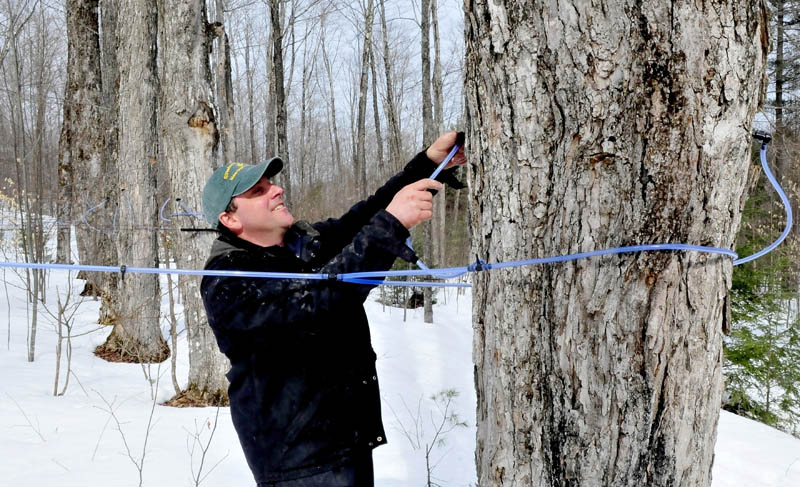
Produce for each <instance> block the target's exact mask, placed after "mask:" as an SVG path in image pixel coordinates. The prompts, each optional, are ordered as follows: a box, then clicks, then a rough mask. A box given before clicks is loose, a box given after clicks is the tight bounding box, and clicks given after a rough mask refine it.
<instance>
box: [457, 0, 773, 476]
mask: <svg viewBox="0 0 800 487" xmlns="http://www.w3.org/2000/svg"><path fill="white" fill-rule="evenodd" d="M698 5H699V4H696V3H694V2H680V1H672V2H646V3H642V2H638V1H634V0H616V1H613V2H605V4H604V5H603V8H602V9H601V8H599V7H593V6H591V5H590V4H588V3H586V2H576V1H566V2H545V3H541V2H529V1H528V2H526V1H508V2H494V1H487V0H470V1H468V2H467V3H466V12H465V13H466V17H465V21H466V30H465V31H466V51H467V62H466V79H465V94H466V97H467V111H468V127H469V136H468V140H469V141H470V148H471V149H470V151H469V153H470V155H471V156H470V157H471V164H470V167H469V169H470V179H471V184H470V200H471V220H472V221H471V227H472V233H473V235H474V236H475V239H474V240H473V252H472V253H473V254H475V253H477V254H478V255H480V256H481V257H486V258H487V260H488V261H490V262H498V261H509V260H516V259H524V258H531V257H543V256H548V255H561V254H568V253H573V252H580V251H588V250H594V249H602V248H610V247H617V246H623V245H632V244H647V243H660V242H675V243H693V244H701V245H710V246H715V247H723V248H730V247H731V246H732V245H733V242H734V236H735V235H736V232H737V229H738V227H739V223H740V215H741V211H742V208H743V205H744V201H745V193H746V178H747V174H748V171H749V170H750V167H751V164H750V162H749V149H750V140H751V139H750V135H749V128H750V126H751V123H752V120H753V116H754V113H755V108H756V106H757V104H758V103H759V101H760V97H761V96H762V91H763V89H764V86H765V85H764V67H765V61H766V50H767V46H768V43H767V39H766V19H765V11H764V7H763V4H762V3H761V2H759V1H757V0H748V1H742V2H712V3H711V4H708V3H706V4H703V7H702V10H700V9H701V7H699V6H698ZM731 269H732V267H731V260H730V259H728V258H725V257H719V256H712V255H710V254H702V253H695V252H688V253H687V252H671V253H666V252H661V253H658V252H646V253H639V254H626V255H621V256H611V257H603V258H595V259H589V260H581V261H577V262H574V263H563V264H553V265H547V266H538V267H524V268H519V269H516V270H504V271H498V272H489V273H481V274H478V275H476V276H475V277H474V284H475V288H474V302H473V316H474V323H475V325H474V327H475V341H474V361H475V364H476V372H475V374H476V377H475V382H476V388H477V394H478V410H477V419H478V435H477V451H476V461H477V468H478V477H479V478H478V485H481V486H489V485H547V486H554V485H559V486H566V485H608V486H639V485H664V486H667V485H681V486H691V485H702V486H705V485H709V484H710V482H711V464H712V459H713V451H714V442H715V440H716V430H717V421H718V416H719V408H720V396H721V390H722V387H721V386H722V375H721V369H722V367H721V365H722V332H721V329H722V324H723V323H722V322H723V318H724V314H725V313H724V302H725V300H726V296H727V292H728V287H729V286H730V280H731Z"/></svg>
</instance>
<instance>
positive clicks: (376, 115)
mask: <svg viewBox="0 0 800 487" xmlns="http://www.w3.org/2000/svg"><path fill="white" fill-rule="evenodd" d="M369 57H370V61H369V69H370V74H371V76H372V118H373V120H374V121H375V147H376V149H377V150H378V160H377V161H375V163H376V164H377V167H378V168H379V171H380V173H379V174H380V179H389V178H390V177H392V175H393V174H392V172H393V171H392V168H391V167H388V168H387V167H386V164H385V163H384V160H383V134H382V133H381V114H380V111H379V110H378V77H377V76H376V70H375V52H373V49H372V45H371V44H370V47H369Z"/></svg>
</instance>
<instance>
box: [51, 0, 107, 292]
mask: <svg viewBox="0 0 800 487" xmlns="http://www.w3.org/2000/svg"><path fill="white" fill-rule="evenodd" d="M67 40H68V52H69V55H68V60H67V85H66V87H65V89H64V123H63V125H62V128H61V139H60V141H59V172H60V174H61V176H60V177H59V184H64V185H65V186H62V187H61V190H62V193H61V195H62V196H61V197H60V198H59V207H60V208H63V210H62V212H63V214H62V215H61V216H59V221H60V222H63V225H62V224H61V223H60V224H59V240H58V248H59V251H58V260H59V262H69V261H71V260H72V259H71V256H70V248H69V240H68V239H69V233H70V232H69V222H70V221H71V220H74V219H76V218H74V217H72V216H71V214H70V213H69V212H68V210H67V208H72V206H73V204H74V205H75V208H76V210H78V215H76V216H77V220H78V221H79V222H80V221H83V222H84V223H85V224H84V225H80V226H78V227H77V228H76V232H77V241H78V242H81V243H82V245H81V246H79V249H80V250H81V253H80V254H79V257H80V261H81V263H82V264H101V263H100V262H97V261H96V260H95V258H96V257H95V256H96V254H97V252H96V250H97V249H96V247H97V244H99V243H100V241H101V240H108V239H107V237H106V236H105V235H99V233H100V232H102V231H107V229H106V228H103V227H105V226H106V225H107V224H108V221H107V220H105V219H103V218H102V215H103V214H104V212H103V211H102V210H101V211H97V210H100V209H101V208H103V207H105V206H106V205H104V204H102V203H103V200H104V195H103V191H102V189H103V187H104V184H103V180H104V173H103V158H104V155H105V144H104V135H105V133H104V129H103V128H102V126H101V125H100V124H98V120H101V119H103V117H104V115H105V107H104V99H103V86H102V76H101V69H100V66H101V65H100V30H99V15H98V1H97V0H70V1H69V2H68V3H67ZM67 184H69V185H70V186H69V187H68V186H66V185H67ZM73 192H74V195H75V196H76V197H77V201H75V202H74V203H73V201H72V194H73ZM67 194H69V195H70V197H69V198H68V197H67ZM62 205H63V206H62ZM93 207H94V208H95V211H91V212H90V211H88V210H90V209H91V208H93ZM98 214H99V216H100V217H99V218H98ZM89 225H92V226H93V227H94V228H96V229H97V230H95V229H94V228H89ZM62 234H63V238H64V240H63V241H62ZM62 247H63V248H62ZM103 264H106V263H105V262H103ZM98 277H99V275H98V274H89V275H87V281H88V283H90V284H89V285H93V286H95V287H96V286H97V284H95V283H93V281H94V280H95V279H96V278H98Z"/></svg>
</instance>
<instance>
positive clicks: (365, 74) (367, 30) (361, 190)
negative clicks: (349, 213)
mask: <svg viewBox="0 0 800 487" xmlns="http://www.w3.org/2000/svg"><path fill="white" fill-rule="evenodd" d="M374 17H375V5H374V2H373V0H369V1H368V2H367V6H366V10H365V11H364V41H363V42H364V43H363V45H362V49H361V78H360V80H359V84H358V121H357V123H356V131H357V132H356V152H355V161H354V164H353V166H354V168H355V176H356V188H357V194H358V198H359V199H362V198H366V197H367V196H368V195H367V159H366V150H365V147H364V146H365V144H366V138H367V129H366V122H367V89H368V88H369V86H368V83H369V51H370V49H372V24H373V19H374Z"/></svg>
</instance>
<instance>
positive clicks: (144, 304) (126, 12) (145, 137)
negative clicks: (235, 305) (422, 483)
mask: <svg viewBox="0 0 800 487" xmlns="http://www.w3.org/2000/svg"><path fill="white" fill-rule="evenodd" d="M118 7H119V8H118V14H119V18H120V19H124V21H122V22H119V24H118V26H117V27H118V29H117V42H118V44H117V66H118V68H119V93H118V96H117V103H118V114H117V115H118V117H119V118H118V127H119V140H118V144H119V145H118V151H119V152H118V161H119V165H118V171H119V172H118V176H119V183H118V184H119V190H120V197H119V211H118V221H119V222H120V225H121V226H130V227H136V226H141V227H155V226H157V225H158V206H157V204H156V198H155V196H156V163H157V156H158V154H157V147H158V145H157V133H156V120H157V118H156V115H157V109H158V106H157V100H156V97H157V93H158V78H157V75H156V19H157V17H156V15H157V14H156V4H155V1H147V2H145V3H144V4H142V2H141V1H133V0H119V2H118ZM150 230H152V228H150ZM115 235H116V244H117V254H118V257H119V263H120V264H121V265H127V266H137V267H158V241H157V235H156V232H154V231H124V230H123V231H119V232H116V234H115ZM160 302H161V296H160V294H159V286H158V277H157V276H156V275H152V274H128V275H123V276H122V279H121V280H120V282H119V305H118V308H117V311H118V312H117V316H116V317H115V319H116V321H115V324H114V330H113V331H112V333H111V335H110V336H109V337H108V340H107V341H106V343H105V344H104V345H102V346H101V347H100V349H99V350H98V352H97V353H98V354H102V355H103V356H106V357H108V358H109V359H110V360H125V361H135V362H161V361H163V360H165V359H166V358H167V357H168V356H169V347H168V346H167V343H166V341H165V340H164V338H163V336H162V335H161V327H160ZM108 352H111V353H110V354H108Z"/></svg>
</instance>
